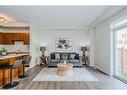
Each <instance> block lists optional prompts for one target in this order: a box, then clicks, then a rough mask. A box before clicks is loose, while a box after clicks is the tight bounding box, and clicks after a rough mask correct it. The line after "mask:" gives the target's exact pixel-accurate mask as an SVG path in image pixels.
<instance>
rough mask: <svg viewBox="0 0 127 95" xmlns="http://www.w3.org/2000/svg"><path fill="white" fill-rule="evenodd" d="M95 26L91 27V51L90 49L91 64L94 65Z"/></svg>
mask: <svg viewBox="0 0 127 95" xmlns="http://www.w3.org/2000/svg"><path fill="white" fill-rule="evenodd" d="M95 32H96V31H95V28H91V29H89V44H90V51H89V53H90V54H89V57H90V63H89V65H90V66H94V65H95V64H94V63H95V60H94V58H95Z"/></svg>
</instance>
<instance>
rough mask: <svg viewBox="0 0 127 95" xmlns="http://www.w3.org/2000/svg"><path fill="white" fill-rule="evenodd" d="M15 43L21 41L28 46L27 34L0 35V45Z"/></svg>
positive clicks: (28, 37) (28, 38)
mask: <svg viewBox="0 0 127 95" xmlns="http://www.w3.org/2000/svg"><path fill="white" fill-rule="evenodd" d="M15 41H23V42H24V44H26V45H29V44H30V34H29V33H0V44H14V42H15Z"/></svg>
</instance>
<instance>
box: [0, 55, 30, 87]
mask: <svg viewBox="0 0 127 95" xmlns="http://www.w3.org/2000/svg"><path fill="white" fill-rule="evenodd" d="M28 55H29V53H25V54H23V53H21V54H8V55H6V56H2V57H0V66H1V67H2V66H7V65H13V63H14V61H15V60H18V59H23V58H24V57H25V56H28ZM22 73H23V65H22V64H21V66H19V68H16V69H14V70H13V78H17V77H18V76H20V75H22ZM9 77H10V70H9V69H0V86H2V85H4V84H6V83H8V82H9V81H10V80H9Z"/></svg>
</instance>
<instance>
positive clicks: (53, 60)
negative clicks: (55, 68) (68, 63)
mask: <svg viewBox="0 0 127 95" xmlns="http://www.w3.org/2000/svg"><path fill="white" fill-rule="evenodd" d="M51 62H52V63H60V60H59V59H52V60H51Z"/></svg>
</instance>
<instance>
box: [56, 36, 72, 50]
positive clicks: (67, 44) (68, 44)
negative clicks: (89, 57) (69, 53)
mask: <svg viewBox="0 0 127 95" xmlns="http://www.w3.org/2000/svg"><path fill="white" fill-rule="evenodd" d="M55 45H56V50H72V39H71V38H56V42H55Z"/></svg>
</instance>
